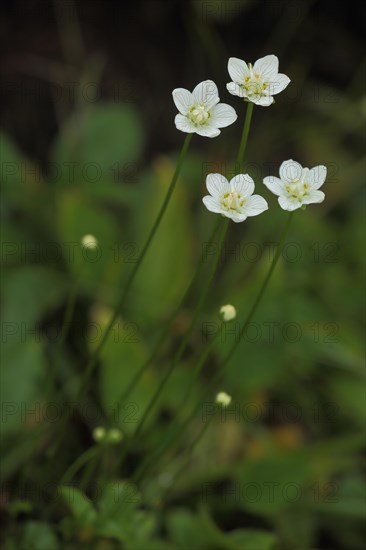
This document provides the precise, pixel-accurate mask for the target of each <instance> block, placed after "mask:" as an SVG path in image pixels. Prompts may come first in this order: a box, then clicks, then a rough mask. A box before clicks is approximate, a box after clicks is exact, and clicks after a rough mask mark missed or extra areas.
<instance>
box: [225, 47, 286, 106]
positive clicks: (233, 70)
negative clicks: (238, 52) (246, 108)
mask: <svg viewBox="0 0 366 550" xmlns="http://www.w3.org/2000/svg"><path fill="white" fill-rule="evenodd" d="M228 71H229V74H230V76H231V78H232V79H233V82H229V84H227V85H226V87H227V89H228V90H229V92H230V93H231V94H232V95H237V96H239V97H243V98H245V99H246V100H247V101H251V102H252V103H255V104H256V105H261V106H262V107H269V105H272V103H273V101H274V99H273V97H272V96H274V95H275V94H279V93H280V92H282V90H284V89H285V88H286V86H288V85H289V83H290V82H291V81H290V79H289V77H288V76H286V75H285V74H281V73H279V72H278V58H277V57H276V56H275V55H266V56H265V57H261V59H258V61H256V62H255V63H254V66H253V67H252V65H251V63H248V65H247V64H246V63H245V61H242V60H241V59H237V58H236V57H230V59H229V63H228Z"/></svg>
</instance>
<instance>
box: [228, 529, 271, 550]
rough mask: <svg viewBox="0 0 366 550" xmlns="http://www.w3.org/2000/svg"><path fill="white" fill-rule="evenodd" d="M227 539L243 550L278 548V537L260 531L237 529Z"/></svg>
mask: <svg viewBox="0 0 366 550" xmlns="http://www.w3.org/2000/svg"><path fill="white" fill-rule="evenodd" d="M227 538H228V540H229V541H230V542H232V543H233V548H234V545H235V547H236V548H238V549H239V548H240V549H241V550H252V549H253V550H254V548H255V550H272V549H275V548H276V543H277V537H276V536H275V535H274V534H273V533H271V532H269V531H260V530H259V529H237V530H235V531H231V532H230V533H229V534H228V535H227Z"/></svg>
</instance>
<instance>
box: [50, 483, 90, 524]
mask: <svg viewBox="0 0 366 550" xmlns="http://www.w3.org/2000/svg"><path fill="white" fill-rule="evenodd" d="M58 490H59V494H60V495H61V497H62V498H63V501H64V502H65V504H66V506H67V507H68V508H69V510H70V512H71V514H72V517H73V518H74V519H75V521H76V522H77V525H78V527H84V526H85V527H92V526H93V525H94V524H95V521H96V519H97V513H96V511H95V509H94V507H93V504H92V502H91V501H90V500H89V499H88V497H87V496H86V495H85V494H84V493H83V492H82V491H80V490H79V489H77V488H76V487H73V486H66V485H64V486H62V487H59V489H58Z"/></svg>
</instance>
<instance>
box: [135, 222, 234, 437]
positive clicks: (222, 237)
mask: <svg viewBox="0 0 366 550" xmlns="http://www.w3.org/2000/svg"><path fill="white" fill-rule="evenodd" d="M228 226H229V219H228V218H225V219H223V220H222V228H221V234H220V237H219V244H218V247H217V249H216V254H215V257H214V259H213V263H212V268H211V273H210V275H209V277H208V279H207V281H206V284H205V286H204V288H203V291H202V292H201V295H200V297H199V300H198V303H197V306H196V309H195V311H194V313H193V317H192V320H191V322H190V324H189V327H188V330H187V332H186V334H185V336H184V338H183V341H182V343H181V345H180V346H179V348H178V351H177V353H176V355H175V357H174V359H173V361H172V363H171V365H170V367H169V369H168V370H167V372H166V374H165V376H164V378H163V379H162V381H161V382H160V384H159V387H158V389H157V390H156V392H155V394H154V396H153V398H152V399H151V401H150V403H149V405H148V406H147V408H146V410H145V412H144V414H143V416H142V418H141V420H140V422H139V424H138V426H137V428H136V431H135V434H134V436H138V435H139V433H140V432H141V430H142V428H143V426H144V424H145V422H146V419H147V417H148V415H149V413H150V411H151V409H152V408H153V406H154V405H155V403H156V402H157V400H158V399H159V397H160V394H161V392H162V390H163V389H164V387H165V384H166V383H167V381H168V380H169V378H170V376H171V374H172V372H173V370H174V368H175V367H176V365H177V364H178V363H179V361H180V359H181V357H182V355H183V352H184V350H185V349H186V347H187V344H188V342H189V338H190V336H191V334H192V331H193V329H194V326H195V324H196V321H197V319H198V317H199V315H200V313H201V310H202V307H203V305H204V302H205V300H206V297H207V294H208V291H209V290H210V288H211V285H212V282H213V279H214V276H215V273H216V270H217V266H218V264H219V260H220V255H221V251H222V247H223V245H224V241H225V237H226V233H227V230H228Z"/></svg>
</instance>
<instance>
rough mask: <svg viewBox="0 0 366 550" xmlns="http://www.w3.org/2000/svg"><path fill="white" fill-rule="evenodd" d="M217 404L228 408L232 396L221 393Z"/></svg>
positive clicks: (217, 398) (218, 395)
mask: <svg viewBox="0 0 366 550" xmlns="http://www.w3.org/2000/svg"><path fill="white" fill-rule="evenodd" d="M216 403H217V404H218V405H221V407H228V406H229V405H230V403H231V396H230V395H228V394H227V393H225V392H224V391H221V392H219V393H218V394H217V395H216Z"/></svg>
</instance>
